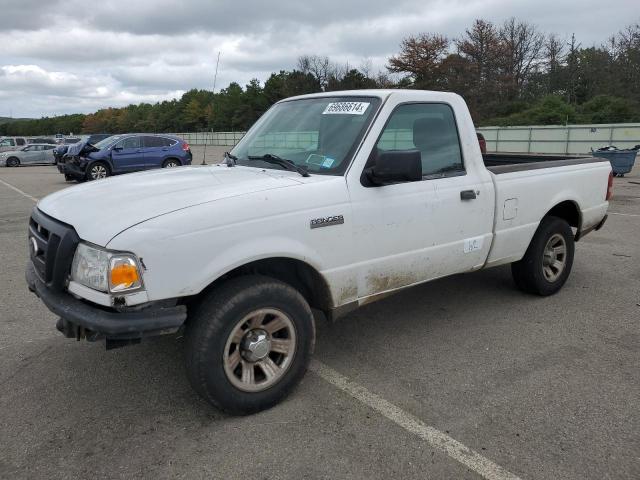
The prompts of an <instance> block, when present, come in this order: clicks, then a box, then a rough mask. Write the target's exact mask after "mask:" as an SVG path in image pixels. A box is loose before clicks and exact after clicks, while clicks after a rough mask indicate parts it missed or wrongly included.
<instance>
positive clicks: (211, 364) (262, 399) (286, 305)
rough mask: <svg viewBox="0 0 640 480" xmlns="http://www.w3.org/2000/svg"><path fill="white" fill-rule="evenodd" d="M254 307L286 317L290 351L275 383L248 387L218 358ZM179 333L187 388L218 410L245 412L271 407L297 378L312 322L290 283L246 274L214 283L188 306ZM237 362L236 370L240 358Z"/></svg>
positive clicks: (307, 355) (309, 349)
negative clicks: (292, 335)
mask: <svg viewBox="0 0 640 480" xmlns="http://www.w3.org/2000/svg"><path fill="white" fill-rule="evenodd" d="M259 309H274V310H277V311H279V312H282V313H284V314H285V315H286V316H287V317H288V319H290V321H291V324H292V325H293V327H294V331H295V340H294V341H293V342H292V343H293V344H294V345H295V350H294V352H293V354H292V356H291V359H290V361H289V363H288V365H287V367H286V369H283V371H282V373H281V374H280V375H281V376H280V377H279V379H278V380H277V381H276V383H274V384H272V385H271V386H269V387H268V388H265V389H263V390H261V391H254V392H248V391H243V390H241V389H240V388H238V387H237V386H235V385H234V384H233V383H232V381H231V380H230V378H229V377H228V374H227V373H226V371H225V365H224V360H223V357H224V355H225V351H226V349H227V348H228V345H229V343H228V342H229V341H231V340H230V339H231V337H232V333H233V332H234V330H236V331H237V328H238V325H240V324H241V323H242V320H243V319H244V318H246V317H247V315H251V313H252V312H255V311H256V310H259ZM267 325H268V324H267ZM249 330H250V329H247V330H244V332H247V331H249ZM245 336H246V333H245ZM185 338H186V344H185V360H186V370H187V376H188V378H189V381H190V382H191V385H192V386H193V388H194V389H195V390H196V391H197V392H198V393H199V394H200V395H201V396H202V397H203V398H204V399H205V400H207V401H208V402H209V403H211V404H212V405H214V406H215V407H217V408H219V409H220V410H223V411H225V412H227V413H231V414H235V415H246V414H250V413H255V412H258V411H261V410H265V409H267V408H270V407H272V406H274V405H275V404H276V403H278V402H279V401H281V400H282V399H283V398H284V397H286V396H287V395H288V394H289V393H290V392H291V390H292V389H293V388H294V387H295V386H296V385H297V384H298V383H299V382H300V381H301V380H302V377H303V376H304V374H305V372H306V370H307V367H308V366H309V361H310V359H311V355H312V353H313V349H314V346H315V323H314V319H313V314H312V313H311V309H310V308H309V305H308V303H307V302H306V301H305V299H304V298H303V296H302V295H301V294H300V293H299V292H298V291H297V290H295V289H294V288H293V287H291V286H289V285H287V284H286V283H283V282H280V281H278V280H275V279H272V278H269V277H263V276H260V275H247V276H242V277H236V278H233V279H231V280H229V281H227V282H226V283H224V284H222V285H221V286H220V287H218V288H215V289H214V290H213V291H212V292H211V293H209V294H208V295H207V296H206V297H205V298H204V300H203V301H201V302H200V303H199V304H198V305H197V306H196V307H194V311H193V312H190V314H189V323H188V325H187V328H186V334H185ZM273 338H275V336H274V337H273ZM238 348H239V347H238ZM269 355H271V353H269ZM276 355H277V354H276ZM242 364H243V365H242V367H241V370H243V369H244V368H245V367H244V365H245V362H244V360H243V362H242ZM238 367H240V365H238ZM251 368H252V371H254V370H253V366H252V367H251ZM258 372H259V370H258ZM237 381H238V380H236V382H237Z"/></svg>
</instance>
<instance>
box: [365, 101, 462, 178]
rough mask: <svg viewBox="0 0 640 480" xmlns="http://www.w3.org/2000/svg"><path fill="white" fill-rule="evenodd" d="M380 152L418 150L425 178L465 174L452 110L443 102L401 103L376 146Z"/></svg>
mask: <svg viewBox="0 0 640 480" xmlns="http://www.w3.org/2000/svg"><path fill="white" fill-rule="evenodd" d="M376 147H377V149H378V151H379V152H380V151H386V150H418V151H419V152H420V158H421V161H422V175H423V177H426V178H438V177H443V176H455V175H464V173H465V170H464V162H463V159H462V151H461V149H460V139H459V138H458V129H457V127H456V122H455V117H454V115H453V110H452V109H451V107H450V106H449V105H446V104H443V103H411V104H405V105H400V106H398V107H397V108H396V109H395V110H394V111H393V113H392V114H391V117H390V118H389V121H388V122H387V125H386V126H385V128H384V130H383V132H382V135H380V138H379V139H378V143H377V145H376Z"/></svg>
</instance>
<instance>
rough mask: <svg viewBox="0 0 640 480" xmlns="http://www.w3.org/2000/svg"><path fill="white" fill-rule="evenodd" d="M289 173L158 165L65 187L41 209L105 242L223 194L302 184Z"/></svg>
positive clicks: (89, 237)
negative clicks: (157, 168)
mask: <svg viewBox="0 0 640 480" xmlns="http://www.w3.org/2000/svg"><path fill="white" fill-rule="evenodd" d="M293 175H297V174H295V173H293V174H291V173H290V172H278V171H276V170H261V169H257V168H247V167H233V168H229V167H226V166H217V165H214V166H210V167H180V168H174V169H163V170H154V171H152V172H141V173H134V174H129V175H123V176H120V177H111V178H107V179H105V180H98V181H95V182H89V183H84V184H82V185H77V186H74V187H70V188H66V189H64V190H61V191H59V192H56V193H53V194H51V195H48V196H47V197H45V198H43V199H42V200H40V202H39V203H38V208H39V209H40V210H41V211H42V212H44V213H46V214H47V215H49V216H51V217H53V218H55V219H57V220H60V221H61V222H64V223H67V224H69V225H71V226H73V227H74V228H75V230H76V232H77V233H78V235H79V236H80V238H81V239H83V240H86V241H89V242H92V243H95V244H97V245H101V246H105V245H107V243H109V241H110V240H111V239H112V238H113V237H115V236H116V235H117V234H118V233H120V232H122V231H123V230H126V229H127V228H129V227H131V226H133V225H136V224H139V223H141V222H144V221H145V220H149V219H150V218H154V217H158V216H160V215H164V214H167V213H170V212H175V211H176V210H181V209H184V208H187V207H191V206H193V205H199V204H202V203H207V202H213V201H215V200H219V199H222V198H229V197H235V196H238V195H243V194H248V193H255V192H259V191H264V190H271V189H274V188H283V187H287V186H293V185H299V184H300V181H298V180H296V179H295V177H294V176H293Z"/></svg>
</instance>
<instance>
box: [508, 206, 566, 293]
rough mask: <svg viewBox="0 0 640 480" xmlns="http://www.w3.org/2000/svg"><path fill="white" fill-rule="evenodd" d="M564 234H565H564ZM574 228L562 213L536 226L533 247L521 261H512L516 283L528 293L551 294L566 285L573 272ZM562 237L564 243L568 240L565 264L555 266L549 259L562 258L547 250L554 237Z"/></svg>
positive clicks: (558, 238) (512, 270)
mask: <svg viewBox="0 0 640 480" xmlns="http://www.w3.org/2000/svg"><path fill="white" fill-rule="evenodd" d="M560 237H561V238H560ZM573 238H574V237H573V232H572V230H571V227H570V226H569V224H568V223H567V222H566V221H565V220H563V219H561V218H558V217H551V216H549V217H544V218H543V219H542V221H541V222H540V225H539V226H538V230H536V233H535V235H534V236H533V239H532V240H531V243H530V244H529V248H527V251H526V253H525V254H524V257H523V258H522V260H520V261H519V262H514V263H512V264H511V274H512V275H513V280H514V281H515V284H516V286H517V287H518V288H519V289H520V290H522V291H524V292H527V293H531V294H535V295H540V296H547V295H553V294H554V293H556V292H557V291H558V290H560V289H561V288H562V286H563V285H564V283H565V282H566V281H567V278H568V277H569V274H570V273H571V267H572V265H573V256H574V252H575V245H574V239H573ZM556 240H557V241H558V242H559V243H558V245H560V247H562V242H564V249H565V253H564V257H563V258H562V262H560V263H563V267H562V268H561V269H560V268H556V269H553V270H551V268H552V267H551V266H550V265H548V264H547V263H548V262H551V261H554V263H555V260H558V261H559V260H560V259H561V257H560V256H558V257H557V258H556V256H555V255H556V254H555V253H554V254H553V257H552V258H550V257H549V256H548V255H547V256H545V250H546V249H547V246H548V244H549V243H550V242H552V241H556Z"/></svg>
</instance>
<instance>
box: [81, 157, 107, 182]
mask: <svg viewBox="0 0 640 480" xmlns="http://www.w3.org/2000/svg"><path fill="white" fill-rule="evenodd" d="M110 175H111V169H110V168H109V165H107V164H106V163H105V162H93V163H91V164H89V165H88V166H87V171H86V173H85V174H84V178H85V180H87V181H91V180H99V179H101V178H106V177H108V176H110Z"/></svg>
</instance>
